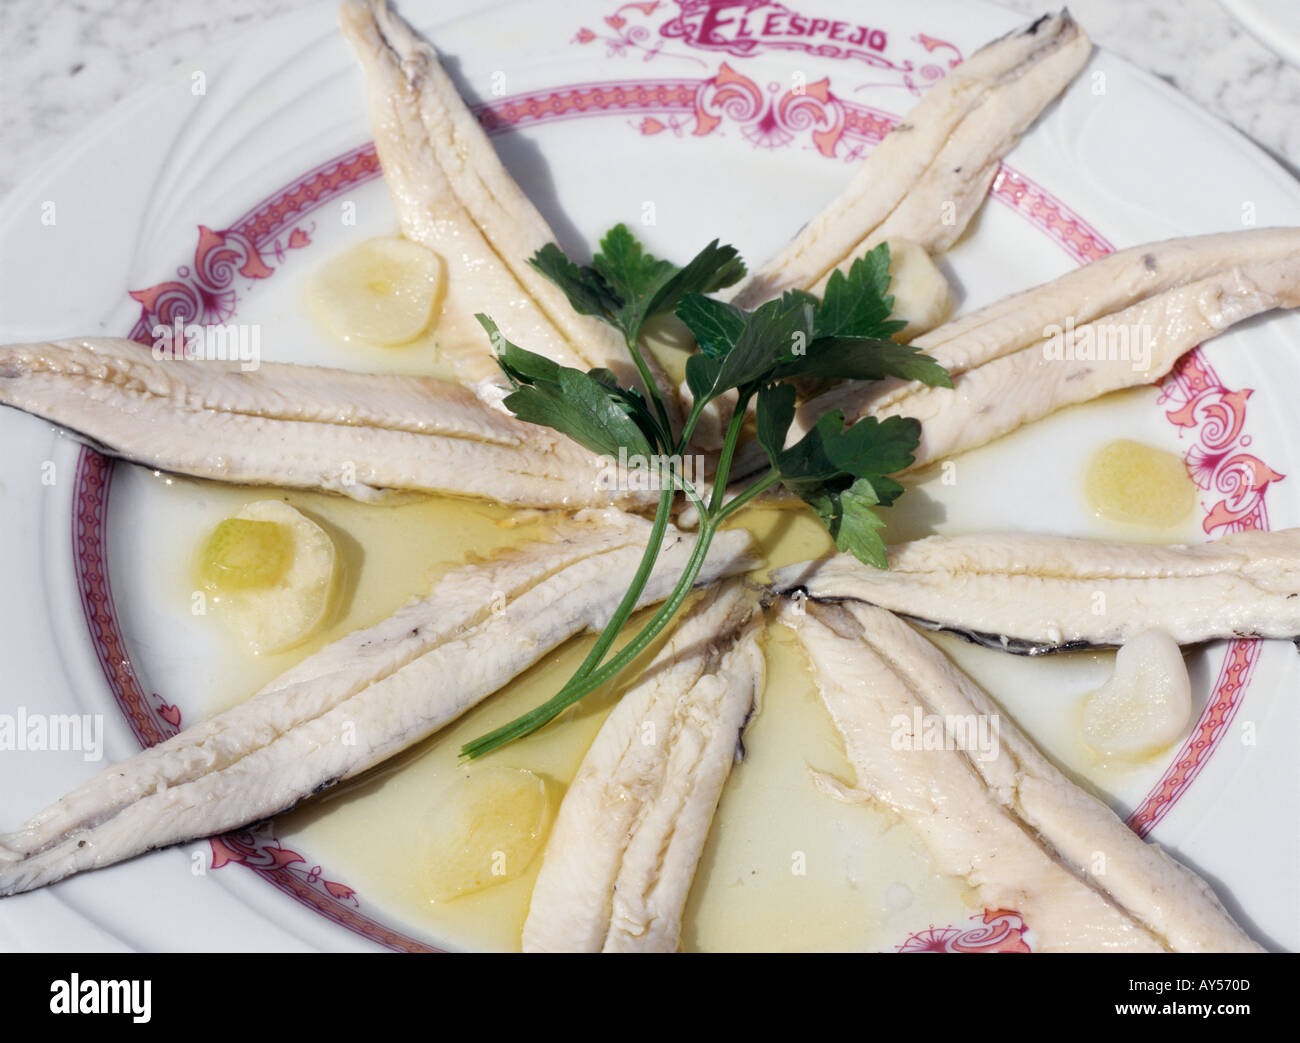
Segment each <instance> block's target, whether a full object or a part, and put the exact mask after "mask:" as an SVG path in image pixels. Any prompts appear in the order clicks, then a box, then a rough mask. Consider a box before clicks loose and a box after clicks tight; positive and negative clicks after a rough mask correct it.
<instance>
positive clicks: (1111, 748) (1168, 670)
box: [1083, 630, 1192, 759]
mask: <svg viewBox="0 0 1300 1043" xmlns="http://www.w3.org/2000/svg"><path fill="white" fill-rule="evenodd" d="M1191 717H1192V686H1191V681H1190V680H1189V678H1188V676H1187V665H1186V664H1185V663H1184V662H1183V655H1182V651H1181V650H1180V649H1179V647H1178V645H1177V643H1176V642H1175V641H1174V639H1173V638H1171V637H1170V636H1169V635H1168V634H1166V633H1165V632H1164V631H1163V630H1146V631H1143V632H1142V633H1140V634H1138V635H1137V636H1136V637H1134V638H1132V639H1131V640H1130V641H1128V642H1127V643H1125V645H1124V646H1123V647H1122V648H1121V649H1120V650H1119V651H1118V652H1117V653H1116V655H1115V672H1114V673H1113V674H1111V676H1110V679H1109V680H1108V681H1107V682H1106V683H1105V684H1104V685H1102V686H1101V687H1100V688H1098V689H1097V690H1096V691H1095V692H1092V693H1091V694H1090V695H1089V696H1088V697H1087V701H1086V702H1085V703H1084V708H1083V736H1084V740H1085V741H1086V742H1087V743H1088V745H1089V746H1091V747H1092V748H1093V749H1094V750H1096V751H1097V752H1098V753H1103V754H1107V755H1110V756H1116V757H1127V758H1131V759H1137V758H1141V757H1144V756H1147V755H1149V754H1151V753H1154V752H1155V751H1157V750H1160V749H1163V748H1164V747H1166V746H1168V745H1169V744H1170V743H1172V742H1174V741H1176V740H1177V739H1179V738H1180V737H1181V736H1182V735H1183V733H1184V732H1185V731H1186V730H1187V725H1188V723H1189V722H1190V721H1191Z"/></svg>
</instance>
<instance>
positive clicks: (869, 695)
mask: <svg viewBox="0 0 1300 1043" xmlns="http://www.w3.org/2000/svg"><path fill="white" fill-rule="evenodd" d="M781 618H782V620H783V621H784V622H786V623H787V624H788V625H790V626H791V627H792V628H793V629H794V630H795V631H796V633H797V634H798V636H799V638H800V640H801V641H802V643H803V645H804V648H805V649H806V651H807V653H808V655H809V658H810V659H811V661H812V666H813V670H814V673H815V675H816V678H817V684H818V686H819V688H820V690H821V693H822V697H823V699H824V700H825V703H826V706H827V708H828V709H829V711H830V713H831V717H832V718H833V719H834V720H835V723H836V726H837V727H838V728H839V730H840V732H841V734H842V735H843V737H844V745H845V751H846V753H847V754H848V759H849V763H850V764H851V765H852V766H853V770H854V772H855V774H856V779H855V780H854V782H853V784H852V785H851V786H847V785H844V784H843V783H840V782H837V781H836V780H834V779H831V778H829V777H826V776H819V777H818V781H819V782H820V784H821V785H822V786H823V788H824V789H825V790H826V791H827V792H828V793H830V794H831V795H834V796H838V797H840V798H841V799H845V800H850V801H862V802H872V803H875V804H878V805H881V806H883V807H885V808H888V809H890V810H892V811H894V812H895V813H897V814H898V815H899V817H900V818H902V819H903V821H905V822H906V823H907V824H908V825H909V826H911V827H912V828H913V829H915V830H916V831H917V833H918V834H919V835H920V837H921V838H922V840H923V841H924V842H925V844H926V846H927V847H928V848H929V850H930V852H931V854H932V855H933V857H934V860H935V864H936V867H937V868H938V869H939V870H940V871H941V872H944V873H950V874H954V875H957V876H961V877H963V878H965V879H966V881H967V882H968V883H969V884H970V886H971V887H972V888H974V889H975V891H976V893H977V894H978V895H979V899H980V901H981V902H982V903H983V904H984V906H985V907H986V908H989V909H1013V910H1016V911H1017V912H1019V913H1020V914H1021V916H1023V917H1024V920H1025V923H1026V925H1027V926H1028V927H1029V929H1030V930H1031V931H1032V932H1033V936H1034V938H1035V950H1036V951H1040V952H1098V951H1102V952H1106V951H1138V952H1158V951H1174V952H1258V951H1260V949H1259V946H1257V945H1256V944H1255V943H1254V942H1253V941H1251V939H1250V938H1249V937H1248V936H1247V935H1246V934H1245V933H1244V932H1242V930H1241V929H1240V928H1239V927H1238V926H1237V925H1236V924H1235V923H1234V922H1233V921H1232V918H1231V917H1230V916H1229V915H1228V914H1227V913H1226V912H1225V911H1224V909H1223V907H1222V906H1221V905H1220V903H1219V901H1218V899H1217V898H1216V897H1215V895H1214V892H1213V891H1212V890H1211V889H1210V887H1209V886H1208V885H1207V884H1206V883H1205V881H1203V880H1202V879H1201V878H1200V877H1198V876H1196V875H1195V874H1194V873H1192V872H1190V871H1189V870H1187V869H1185V868H1184V867H1183V866H1181V865H1179V864H1178V863H1177V862H1175V861H1174V860H1173V859H1171V858H1169V857H1168V856H1167V855H1166V854H1165V853H1164V852H1163V851H1161V850H1160V848H1158V847H1157V846H1155V845H1154V844H1148V843H1146V842H1145V841H1143V840H1141V839H1140V838H1139V837H1138V836H1137V835H1136V834H1134V833H1133V832H1132V831H1130V830H1129V829H1127V828H1126V827H1125V826H1124V824H1123V823H1122V822H1121V821H1120V820H1119V819H1118V818H1117V817H1116V816H1115V814H1114V813H1113V812H1112V811H1111V810H1110V809H1109V808H1108V807H1106V806H1105V805H1104V804H1102V803H1101V802H1100V801H1098V800H1096V799H1095V798H1094V797H1092V796H1090V795H1089V794H1087V793H1085V792H1084V791H1083V790H1082V789H1080V788H1079V787H1077V786H1075V785H1074V784H1073V783H1071V782H1070V781H1069V780H1068V779H1066V778H1065V776H1064V775H1062V774H1061V773H1060V772H1059V771H1058V770H1057V769H1056V768H1054V767H1053V766H1052V764H1051V763H1050V762H1049V761H1048V760H1047V759H1046V758H1045V757H1043V755H1042V754H1041V753H1039V752H1038V750H1037V749H1036V748H1035V747H1034V745H1033V744H1032V743H1031V742H1030V741H1029V740H1028V739H1027V738H1026V737H1025V735H1024V734H1023V733H1021V732H1020V731H1019V729H1017V728H1016V726H1015V725H1014V724H1013V723H1012V722H1011V721H1009V720H1008V719H1007V718H1006V717H1005V716H1002V715H1000V714H999V712H998V708H997V706H996V705H995V704H994V703H993V702H992V700H990V699H989V698H988V696H987V695H985V694H984V692H982V691H981V690H980V689H979V688H978V687H977V686H976V685H975V684H974V683H973V682H972V681H970V679H969V678H967V677H966V676H965V675H964V674H962V673H961V671H959V670H957V669H956V667H954V666H953V665H952V664H951V663H950V662H949V661H948V660H947V658H946V657H945V656H944V655H943V654H942V653H941V652H940V651H939V650H938V649H936V648H935V647H934V646H933V645H932V644H930V642H928V641H926V640H925V638H923V637H922V636H921V635H919V634H918V633H916V632H915V631H914V630H912V629H911V628H910V627H908V626H907V625H906V624H905V623H903V622H902V621H901V620H899V619H898V618H896V617H895V616H893V615H891V614H890V613H889V612H886V611H884V610H882V609H878V608H874V607H872V606H869V605H864V604H859V603H852V602H848V603H844V604H839V605H823V604H818V603H816V602H812V603H808V604H807V605H805V606H802V607H801V608H797V607H795V606H787V607H786V608H785V610H784V611H783V613H782V617H781ZM918 711H919V712H920V713H921V714H923V715H925V714H932V715H935V716H937V717H940V718H943V719H944V721H945V735H946V736H947V737H948V738H949V739H950V741H949V742H947V743H945V746H946V747H947V748H944V749H921V748H917V747H916V746H914V747H913V748H910V749H909V748H907V743H905V742H899V741H896V740H897V731H898V722H899V720H900V719H902V720H904V721H909V722H910V721H912V720H914V718H915V715H916V713H917V712H918ZM981 720H982V721H985V722H989V725H988V726H987V727H988V728H989V731H990V734H993V735H994V736H995V737H996V741H995V742H991V743H988V744H987V745H980V744H977V743H974V742H972V741H971V738H970V737H971V735H972V734H973V732H974V731H975V728H974V727H973V726H971V725H966V724H959V723H958V722H972V723H973V722H978V721H981ZM994 720H996V731H993V730H992V722H993V721H994ZM947 722H952V723H947ZM963 727H964V728H965V730H964V732H963V731H960V730H959V729H960V728H963ZM919 745H921V744H917V746H919Z"/></svg>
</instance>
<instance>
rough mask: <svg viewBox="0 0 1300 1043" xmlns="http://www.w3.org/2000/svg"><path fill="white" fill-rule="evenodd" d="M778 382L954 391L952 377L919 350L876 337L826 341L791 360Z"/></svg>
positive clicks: (778, 371)
mask: <svg viewBox="0 0 1300 1043" xmlns="http://www.w3.org/2000/svg"><path fill="white" fill-rule="evenodd" d="M773 376H774V377H775V378H776V379H778V380H779V379H782V378H784V377H792V376H798V377H803V378H809V379H822V380H880V379H882V378H884V377H899V378H901V379H903V380H919V381H920V382H921V383H922V384H928V385H929V386H930V387H946V388H950V387H952V377H950V376H949V375H948V371H947V370H946V369H944V368H943V367H942V366H941V365H939V363H937V362H935V361H934V359H932V358H930V356H929V355H924V354H922V353H921V349H920V348H914V347H912V346H911V345H909V344H899V343H898V342H897V341H893V340H880V339H877V338H874V337H871V338H867V337H823V338H820V339H818V340H814V341H813V342H812V344H811V345H810V347H809V349H808V354H807V355H805V356H804V357H802V358H792V359H789V360H788V361H786V362H785V363H783V364H782V365H781V366H779V367H778V368H777V369H776V371H775V372H774V373H773Z"/></svg>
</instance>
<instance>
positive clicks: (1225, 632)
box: [772, 529, 1300, 655]
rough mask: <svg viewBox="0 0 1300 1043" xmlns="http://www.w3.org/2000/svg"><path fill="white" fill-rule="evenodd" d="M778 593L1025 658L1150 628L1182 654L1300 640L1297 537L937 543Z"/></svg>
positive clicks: (824, 570)
mask: <svg viewBox="0 0 1300 1043" xmlns="http://www.w3.org/2000/svg"><path fill="white" fill-rule="evenodd" d="M772 582H773V585H774V586H775V587H776V588H777V589H778V590H783V591H790V590H795V589H800V590H803V591H805V592H806V593H807V595H808V597H810V598H813V599H818V600H826V601H851V602H862V603H864V604H871V605H876V606H879V607H880V608H885V609H888V610H890V611H891V612H897V613H899V614H901V615H904V616H907V617H909V618H911V619H914V620H916V621H917V622H919V623H921V624H922V625H924V626H930V627H934V628H938V629H943V630H950V631H952V632H954V633H957V634H960V635H962V636H963V637H967V638H970V639H971V640H974V641H978V642H979V643H981V644H986V645H988V646H989V647H992V648H999V649H1003V650H1005V651H1008V652H1017V653H1020V654H1025V655H1041V654H1045V653H1048V652H1061V651H1068V650H1070V649H1077V648H1088V647H1118V646H1120V645H1122V644H1124V643H1125V642H1126V641H1128V640H1130V639H1131V638H1133V637H1135V636H1137V635H1138V634H1139V633H1141V632H1142V631H1143V630H1147V629H1150V628H1153V627H1155V628H1159V629H1161V630H1164V631H1166V632H1167V633H1168V634H1169V635H1170V636H1171V637H1172V638H1173V639H1174V640H1175V641H1176V642H1178V644H1180V645H1192V644H1198V643H1200V642H1202V641H1211V640H1215V639H1219V638H1238V637H1259V638H1277V639H1293V638H1296V637H1300V529H1282V530H1278V531H1275V532H1256V531H1246V532H1237V533H1232V534H1230V535H1228V536H1225V537H1223V538H1222V539H1219V540H1215V541H1214V542H1212V543H1205V544H1200V545H1195V546H1183V545H1169V546H1159V545H1155V544H1148V543H1118V542H1111V541H1100V540H1085V539H1077V538H1072V537H1064V536H1038V535H1030V534H1027V533H987V534H980V535H970V536H929V537H926V538H925V539H921V540H915V541H913V542H911V543H901V544H897V545H896V546H894V547H891V548H890V550H889V568H888V569H873V568H871V567H870V566H867V565H863V564H862V563H861V562H860V561H858V560H857V559H856V558H854V557H852V556H850V555H847V554H838V555H834V556H832V557H829V558H823V559H820V560H818V561H812V562H804V563H802V564H798V565H790V566H787V567H786V568H782V569H778V570H777V571H776V572H775V573H774V574H773V576H772Z"/></svg>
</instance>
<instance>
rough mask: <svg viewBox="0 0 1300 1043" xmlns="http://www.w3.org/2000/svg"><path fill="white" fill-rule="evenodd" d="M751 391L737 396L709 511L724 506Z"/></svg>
mask: <svg viewBox="0 0 1300 1043" xmlns="http://www.w3.org/2000/svg"><path fill="white" fill-rule="evenodd" d="M749 398H750V393H749V392H747V391H741V392H740V393H739V394H738V396H737V398H736V408H735V410H734V411H733V412H732V414H731V421H730V422H729V423H728V424H727V435H726V438H724V439H723V442H722V454H721V456H719V457H718V469H717V471H716V472H715V473H714V476H713V496H712V497H711V498H710V500H709V511H710V512H715V511H717V509H718V508H719V507H721V506H722V498H723V497H724V496H725V495H726V493H727V479H728V478H729V477H730V476H731V460H732V458H733V457H734V456H735V455H736V445H737V444H738V443H739V442H740V431H741V428H743V427H744V424H745V413H746V412H747V411H748V409H749Z"/></svg>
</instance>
